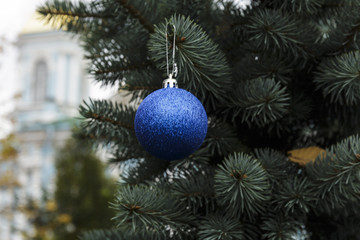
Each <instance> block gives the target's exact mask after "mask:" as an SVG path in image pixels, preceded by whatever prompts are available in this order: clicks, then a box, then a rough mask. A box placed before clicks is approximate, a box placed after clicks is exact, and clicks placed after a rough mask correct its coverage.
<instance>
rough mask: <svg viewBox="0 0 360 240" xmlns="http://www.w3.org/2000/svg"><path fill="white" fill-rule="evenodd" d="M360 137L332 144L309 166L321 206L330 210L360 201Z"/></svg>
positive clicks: (329, 211)
mask: <svg viewBox="0 0 360 240" xmlns="http://www.w3.org/2000/svg"><path fill="white" fill-rule="evenodd" d="M359 152H360V139H359V136H351V137H349V138H346V139H344V140H343V141H341V142H340V143H338V144H336V145H334V146H332V147H331V148H330V149H329V150H327V153H326V155H325V156H319V157H318V158H317V159H316V160H315V162H314V163H313V164H307V165H306V171H307V173H308V175H309V180H311V182H312V183H313V187H314V190H316V191H315V193H316V195H317V203H318V206H319V207H320V208H321V209H323V210H325V211H326V212H328V213H331V211H332V210H333V209H336V208H341V207H344V206H345V205H346V204H348V203H349V202H353V201H359V200H360V197H359V196H360V194H359V193H360V184H359V183H360V182H359V177H358V172H359V169H360V158H359V155H358V153H359Z"/></svg>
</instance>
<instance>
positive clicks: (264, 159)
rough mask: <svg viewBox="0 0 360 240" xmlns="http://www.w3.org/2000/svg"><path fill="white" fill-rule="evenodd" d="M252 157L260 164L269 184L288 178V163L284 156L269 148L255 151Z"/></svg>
mask: <svg viewBox="0 0 360 240" xmlns="http://www.w3.org/2000/svg"><path fill="white" fill-rule="evenodd" d="M254 157H255V158H256V159H258V160H259V162H260V163H261V164H262V166H263V168H264V169H265V170H266V172H267V173H268V175H269V179H270V181H271V182H279V181H282V180H283V179H285V178H286V177H287V176H288V174H289V170H290V163H289V161H288V159H287V157H286V156H285V155H284V154H282V153H280V152H278V151H275V150H273V149H269V148H265V149H255V150H254Z"/></svg>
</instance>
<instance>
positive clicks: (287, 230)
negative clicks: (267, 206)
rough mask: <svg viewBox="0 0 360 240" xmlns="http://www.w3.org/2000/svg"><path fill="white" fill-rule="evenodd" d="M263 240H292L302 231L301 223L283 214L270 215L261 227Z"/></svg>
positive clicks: (264, 219)
mask: <svg viewBox="0 0 360 240" xmlns="http://www.w3.org/2000/svg"><path fill="white" fill-rule="evenodd" d="M261 229H262V230H263V232H264V233H263V235H262V239H268V240H285V239H292V238H293V236H295V235H296V233H297V232H298V231H299V230H300V222H298V221H296V220H295V219H294V218H292V217H290V216H286V215H284V214H283V213H281V212H277V213H276V214H275V213H272V214H269V215H268V216H266V217H264V218H263V223H262V225H261Z"/></svg>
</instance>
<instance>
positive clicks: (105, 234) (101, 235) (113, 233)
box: [80, 229, 140, 240]
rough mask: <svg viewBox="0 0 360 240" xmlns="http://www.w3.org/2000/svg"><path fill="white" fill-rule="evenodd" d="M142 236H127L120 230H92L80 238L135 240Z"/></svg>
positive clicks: (81, 239)
mask: <svg viewBox="0 0 360 240" xmlns="http://www.w3.org/2000/svg"><path fill="white" fill-rule="evenodd" d="M139 237H140V236H138V235H137V234H136V233H133V235H127V234H126V233H124V232H121V231H118V230H105V229H104V230H92V231H88V232H84V233H83V234H82V235H81V236H80V240H104V239H106V240H125V239H128V240H135V239H139Z"/></svg>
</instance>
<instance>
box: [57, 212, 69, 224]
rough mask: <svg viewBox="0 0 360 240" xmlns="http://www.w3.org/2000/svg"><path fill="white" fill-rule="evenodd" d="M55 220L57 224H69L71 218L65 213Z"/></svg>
mask: <svg viewBox="0 0 360 240" xmlns="http://www.w3.org/2000/svg"><path fill="white" fill-rule="evenodd" d="M56 220H57V221H58V222H59V223H63V224H65V223H69V222H71V216H70V215H69V214H66V213H63V214H60V215H59V216H57V218H56Z"/></svg>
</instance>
